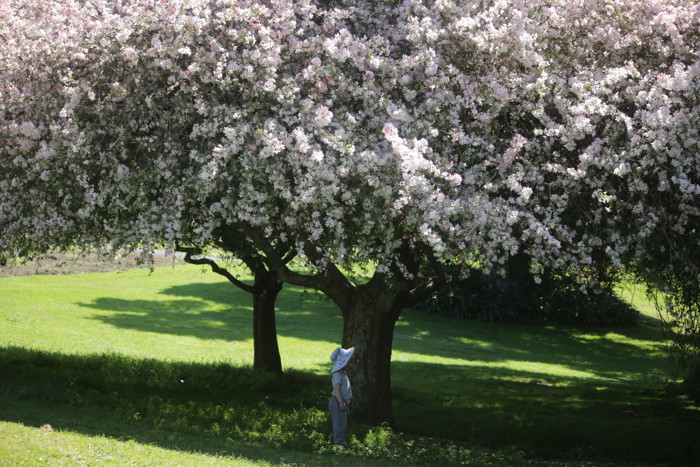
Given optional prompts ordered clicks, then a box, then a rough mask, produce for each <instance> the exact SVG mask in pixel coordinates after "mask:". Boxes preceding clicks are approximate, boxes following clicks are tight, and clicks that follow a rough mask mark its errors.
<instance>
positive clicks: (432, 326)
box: [81, 282, 669, 382]
mask: <svg viewBox="0 0 700 467" xmlns="http://www.w3.org/2000/svg"><path fill="white" fill-rule="evenodd" d="M160 295H161V296H162V297H163V298H157V299H154V300H128V299H123V298H107V297H105V298H100V299H97V300H95V301H93V302H91V303H82V304H81V305H82V306H85V307H89V308H93V309H96V310H99V311H100V313H97V314H95V315H94V317H93V319H95V320H98V321H101V322H103V323H106V324H110V325H112V326H115V327H118V328H123V329H134V330H139V331H147V332H155V333H163V334H171V335H178V336H184V335H186V336H193V337H197V338H200V339H221V340H228V341H233V340H237V341H241V340H248V339H250V338H251V337H252V311H251V310H252V306H251V296H250V295H249V294H247V293H245V292H243V291H241V290H239V289H237V288H235V287H234V286H232V285H231V284H228V283H225V282H221V283H192V284H185V285H178V286H174V287H170V288H167V289H164V290H162V291H161V292H160ZM166 297H176V298H166ZM277 310H278V311H277V313H276V319H277V331H278V335H280V336H284V337H293V338H298V339H304V340H309V341H317V342H328V343H329V344H332V343H333V342H334V340H335V339H334V337H335V336H338V335H339V333H340V330H341V329H342V317H341V314H340V311H339V310H338V308H337V307H336V305H335V304H334V303H332V302H331V301H329V300H328V299H325V298H324V297H323V296H322V295H320V294H319V293H317V292H313V291H306V290H305V289H303V288H300V287H293V286H285V288H284V289H283V290H282V293H281V294H280V295H279V297H278V301H277ZM331 336H332V337H331ZM394 350H395V351H397V352H406V353H412V354H419V355H420V356H422V357H433V358H440V359H459V360H463V361H465V364H466V366H468V367H469V366H473V363H474V362H486V363H490V364H493V363H497V362H503V363H504V364H509V362H525V363H527V365H529V366H535V365H538V364H540V365H541V366H542V367H543V368H542V370H541V371H542V373H541V377H542V378H545V379H546V378H548V377H549V375H550V373H551V372H554V373H556V372H559V371H564V372H566V371H568V372H570V373H580V376H579V377H580V378H582V379H585V378H590V379H593V380H599V381H600V380H611V381H620V382H624V381H630V380H632V381H642V380H644V379H647V380H649V377H650V375H649V374H650V372H654V375H653V377H659V378H664V377H665V376H663V375H662V376H659V374H663V373H667V372H668V366H669V363H668V357H667V354H666V344H665V341H664V339H663V336H662V335H661V333H660V332H659V330H658V329H656V328H653V323H651V324H650V323H645V324H643V325H641V326H636V327H625V328H591V329H587V330H580V329H575V328H566V327H561V326H540V325H517V324H499V323H480V322H475V321H469V320H456V319H453V318H445V317H441V316H435V315H428V314H426V313H423V312H420V311H416V310H405V311H404V313H403V314H402V316H401V319H400V320H399V323H398V325H397V329H396V331H395V334H394ZM657 370H658V371H657Z"/></svg>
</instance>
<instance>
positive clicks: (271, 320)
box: [253, 269, 282, 375]
mask: <svg viewBox="0 0 700 467" xmlns="http://www.w3.org/2000/svg"><path fill="white" fill-rule="evenodd" d="M281 290H282V282H281V281H280V280H279V279H278V278H277V275H276V274H274V273H272V272H269V271H266V270H263V269H259V270H257V271H256V272H255V285H254V291H253V346H254V357H253V366H254V367H255V368H259V369H262V370H267V371H270V372H272V373H275V374H278V375H281V374H282V361H281V359H280V351H279V345H278V343H277V325H276V323H275V301H276V300H277V295H278V294H279V292H280V291H281Z"/></svg>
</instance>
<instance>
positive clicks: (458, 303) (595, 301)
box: [416, 270, 639, 326]
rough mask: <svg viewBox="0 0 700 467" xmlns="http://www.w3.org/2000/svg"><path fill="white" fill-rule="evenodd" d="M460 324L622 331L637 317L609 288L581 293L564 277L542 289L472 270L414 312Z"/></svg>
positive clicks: (531, 284)
mask: <svg viewBox="0 0 700 467" xmlns="http://www.w3.org/2000/svg"><path fill="white" fill-rule="evenodd" d="M416 308H418V309H421V310H424V311H427V312H428V313H434V314H440V315H443V316H450V317H453V318H461V319H477V320H481V321H501V322H533V323H536V322H543V321H552V322H555V323H557V324H566V325H580V326H627V325H632V324H635V323H636V322H637V321H638V319H639V312H638V311H637V310H636V309H635V308H633V307H632V306H631V305H629V304H628V303H626V302H625V301H623V300H621V299H620V298H619V297H618V296H617V294H615V292H614V291H613V290H612V289H603V290H600V291H592V290H582V289H581V285H580V284H578V283H577V282H576V281H575V280H574V279H573V278H570V277H550V278H547V280H545V281H544V283H543V285H536V284H535V283H534V282H533V281H532V280H531V279H530V280H517V279H513V278H509V277H500V276H498V275H496V274H484V273H483V272H482V271H479V270H472V271H471V274H470V275H469V277H467V278H465V279H456V280H453V281H452V282H450V283H449V284H447V285H445V286H444V287H442V288H440V289H439V290H437V291H436V292H434V293H433V294H432V295H431V296H430V297H428V298H427V299H426V300H424V301H423V302H421V303H419V304H418V306H417V307H416Z"/></svg>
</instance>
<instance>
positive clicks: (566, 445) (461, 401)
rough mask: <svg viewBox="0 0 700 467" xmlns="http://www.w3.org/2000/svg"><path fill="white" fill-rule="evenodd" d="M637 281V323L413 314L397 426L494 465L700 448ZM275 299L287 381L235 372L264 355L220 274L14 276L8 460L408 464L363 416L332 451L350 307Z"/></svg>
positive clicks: (185, 270)
mask: <svg viewBox="0 0 700 467" xmlns="http://www.w3.org/2000/svg"><path fill="white" fill-rule="evenodd" d="M241 274H242V276H243V277H244V278H246V277H245V275H244V274H243V273H242V272H241ZM626 293H627V294H628V297H627V298H630V299H633V300H634V301H635V305H637V306H638V307H639V308H640V309H642V311H643V312H644V313H645V318H644V320H643V323H642V324H641V325H640V326H637V327H632V328H619V329H613V328H610V329H588V330H577V329H573V328H566V327H561V326H528V325H513V324H508V325H504V324H496V323H479V322H473V321H456V320H453V319H449V318H442V317H436V316H430V315H426V314H424V313H421V312H417V311H414V310H406V311H405V312H404V314H403V315H402V317H401V319H400V320H399V323H398V325H397V328H396V332H395V338H394V353H393V363H392V381H393V392H394V410H395V415H396V419H397V423H398V428H399V430H400V431H402V432H404V433H406V434H407V435H410V436H411V437H420V436H425V437H427V436H430V437H437V438H446V439H451V440H455V441H458V442H460V443H463V445H464V446H467V447H469V450H470V452H473V454H469V455H470V456H472V457H469V459H471V460H472V461H474V459H477V457H473V456H477V453H482V452H487V453H495V454H494V455H486V454H483V455H482V454H479V455H481V457H478V459H480V462H483V463H484V464H489V463H492V462H493V463H499V462H502V463H504V464H509V463H512V462H513V459H520V458H521V456H524V457H525V459H541V458H556V459H557V460H559V461H561V460H569V461H571V462H575V461H578V460H580V461H584V460H616V461H621V460H625V461H630V462H637V461H648V462H685V463H688V462H692V461H694V460H697V459H700V447H698V443H697V442H696V440H697V434H698V433H700V410H699V409H698V407H697V406H694V405H692V404H690V403H689V402H688V401H687V400H686V399H685V398H684V397H683V395H682V394H679V393H675V392H674V389H673V388H674V386H673V385H669V384H668V383H669V382H670V381H671V374H672V373H671V371H672V368H671V367H670V365H669V363H668V360H667V357H666V349H665V343H664V340H663V338H662V335H661V333H660V330H659V329H658V327H657V323H655V318H654V315H653V308H652V307H650V306H649V305H648V304H646V303H645V302H644V300H643V297H642V296H641V294H639V293H637V294H635V295H634V296H630V295H629V292H626ZM278 307H279V312H278V314H277V327H278V334H279V343H280V351H281V354H282V362H283V366H284V368H285V370H287V372H288V373H289V377H288V378H287V379H286V380H285V382H284V384H283V386H284V388H283V389H280V387H279V386H280V384H279V383H276V382H274V381H268V380H267V379H266V377H264V376H263V377H261V376H260V375H253V376H249V375H248V376H246V374H245V373H236V372H234V370H235V369H236V368H241V367H246V366H249V365H250V364H251V363H252V360H253V354H252V352H253V343H252V339H251V335H252V331H251V327H252V319H251V303H250V297H249V296H248V295H246V294H245V293H243V292H241V291H239V290H238V289H236V288H234V287H233V286H232V285H230V284H229V283H227V282H225V281H223V280H222V279H221V278H220V277H219V276H216V275H214V274H212V273H209V272H206V273H205V272H203V271H202V270H201V269H199V268H196V267H192V266H176V267H174V268H159V269H156V270H155V272H154V273H153V274H149V273H148V271H145V270H130V271H125V272H112V273H93V274H76V275H65V276H28V277H3V278H0V326H1V329H2V332H1V333H0V397H1V399H0V423H2V425H0V459H2V458H5V457H6V456H8V455H9V454H8V452H9V451H13V449H14V447H13V446H15V445H17V444H18V443H20V444H24V445H26V446H25V447H24V448H22V449H25V451H24V452H27V453H29V454H27V455H29V456H39V455H40V451H41V449H46V451H47V453H46V456H45V457H46V458H50V456H59V457H60V456H64V457H60V458H66V459H68V457H65V456H66V455H67V454H65V452H64V451H60V450H57V448H51V446H53V444H51V443H43V442H41V440H42V439H44V438H42V437H48V438H47V439H54V438H51V437H55V439H57V440H59V439H60V441H55V443H57V444H61V445H64V446H71V447H69V448H66V449H68V450H70V451H71V452H74V453H78V455H81V456H82V455H84V456H86V458H87V459H91V460H90V461H88V463H90V464H95V463H98V464H99V463H102V462H101V461H100V459H101V458H102V457H100V456H107V455H108V454H104V451H103V450H101V449H104V450H107V451H109V450H116V451H119V450H121V449H123V446H122V445H121V444H111V445H110V446H109V447H105V448H100V446H106V445H107V444H109V443H111V442H114V443H126V445H128V446H132V449H134V456H136V455H137V453H136V451H140V450H143V451H144V452H147V454H144V456H148V457H150V458H154V456H155V458H156V459H158V458H161V456H171V455H172V456H175V457H173V458H172V459H173V460H171V459H170V458H169V457H162V458H163V459H166V458H167V459H168V460H164V461H163V462H162V463H163V464H172V465H176V464H177V465H200V464H201V465H206V464H207V463H214V464H216V465H240V464H237V462H239V463H240V462H243V463H244V464H243V465H245V462H248V460H246V459H252V461H251V462H253V461H255V462H262V463H263V464H261V465H265V464H264V462H270V463H272V464H274V465H279V464H284V463H296V464H308V465H328V464H329V463H333V464H336V463H337V462H344V463H347V464H342V465H353V463H356V464H357V465H369V464H368V462H370V459H368V458H366V457H359V456H361V455H362V456H370V457H372V456H374V457H381V456H382V455H383V456H384V460H377V461H376V462H384V465H386V462H390V461H389V460H387V459H392V456H393V459H394V460H395V461H397V462H398V461H400V460H403V461H405V456H404V458H403V459H398V458H397V457H396V456H395V455H393V454H392V453H391V452H389V453H387V452H386V451H387V450H386V449H385V448H386V446H383V445H381V442H378V441H377V439H374V438H372V437H371V436H370V435H371V433H370V435H367V434H366V431H363V430H362V429H358V430H356V433H355V439H356V448H355V451H352V452H351V453H345V454H343V455H337V453H327V452H324V451H323V448H322V447H320V446H324V445H325V440H326V437H327V435H328V434H330V426H329V424H328V422H327V420H326V418H325V407H324V405H325V403H326V399H327V392H328V388H327V387H326V386H327V385H328V381H327V379H328V378H327V373H328V371H329V369H330V362H329V361H328V355H329V354H330V352H331V350H332V349H333V348H334V347H335V346H337V345H338V343H339V342H340V337H341V332H342V320H341V317H340V313H339V311H338V310H337V308H336V307H335V306H334V305H333V304H332V303H331V302H329V301H328V300H325V299H324V298H323V297H321V296H320V295H318V294H317V293H315V292H309V291H304V290H302V289H299V288H296V287H290V286H285V289H284V290H283V292H282V294H281V295H280V298H279V301H278ZM22 349H24V350H22ZM3 357H4V358H3ZM90 368H92V369H90ZM81 371H85V374H83V373H81ZM241 371H243V369H242V370H241ZM222 372H223V373H226V376H225V377H224V376H221V375H220V374H221V373H222ZM42 375H43V376H42ZM67 375H76V376H74V377H71V376H67ZM153 375H163V376H161V377H156V376H153ZM183 375H184V376H183ZM44 378H45V379H44ZM217 378H220V379H217ZM217 381H219V383H216V382H217ZM261 381H262V383H261ZM251 385H252V386H256V385H257V386H256V387H253V388H252V389H251ZM139 394H144V396H143V397H140V396H139ZM244 408H245V410H244ZM241 411H243V412H244V413H241ZM295 417H296V418H295ZM252 420H258V421H257V422H255V423H254V422H253V421H252ZM263 420H267V422H264V421H263ZM265 423H267V425H265ZM44 424H50V425H51V426H52V427H53V428H54V430H53V431H50V432H45V431H41V430H40V428H39V427H41V426H43V425H44ZM295 426H298V427H299V428H298V430H297V429H295V428H294V427H295ZM294 431H298V433H297V434H296V435H294V434H293V433H292V432H294ZM295 436H296V437H295ZM63 437H65V439H63ZM375 438H376V436H375ZM384 442H386V441H384ZM129 443H131V444H129ZM373 443H374V444H373ZM415 444H416V446H424V445H426V444H428V443H427V442H426V441H422V440H418V441H417V442H416V443H415ZM8 446H9V447H8ZM37 446H39V447H37ZM40 446H45V447H44V448H41V447H40ZM90 446H94V447H95V448H94V449H93V448H91V447H90ZM414 448H415V446H414ZM3 449H4V450H3ZM412 449H413V448H412ZM37 450H39V454H37ZM163 450H167V451H168V453H167V454H166V453H164V452H163ZM285 450H286V451H285ZM20 451H21V450H20ZM13 452H14V451H13ZM66 452H67V451H66ZM279 452H287V453H288V454H286V456H287V457H285V455H283V454H275V453H279ZM423 454H425V453H423ZM199 455H201V456H204V457H202V458H201V459H199V458H196V457H194V458H189V457H187V456H199ZM427 455H428V454H426V456H427ZM47 456H48V457H47ZM91 456H92V457H91ZM178 456H185V457H182V458H180V457H178ZM207 456H210V457H207ZM211 456H213V457H211ZM331 459H332V462H331ZM423 459H429V457H424V458H423ZM462 459H464V458H462ZM13 462H18V463H20V464H22V463H27V462H25V461H22V460H21V459H20V460H15V461H13ZM75 462H77V461H75ZM68 464H70V462H68ZM137 464H141V463H139V462H137ZM250 465H258V464H250Z"/></svg>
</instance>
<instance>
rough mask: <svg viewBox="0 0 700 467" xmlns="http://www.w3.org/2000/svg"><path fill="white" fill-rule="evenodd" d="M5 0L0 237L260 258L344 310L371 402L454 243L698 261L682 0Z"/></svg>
mask: <svg viewBox="0 0 700 467" xmlns="http://www.w3.org/2000/svg"><path fill="white" fill-rule="evenodd" d="M0 5H2V7H0V8H1V9H2V10H1V11H0V13H2V18H3V20H2V23H0V37H1V38H2V40H3V42H4V43H5V44H4V45H5V46H4V47H2V52H0V60H1V61H2V63H0V66H1V68H0V70H2V71H0V73H2V74H1V75H0V76H1V80H0V92H1V93H2V100H1V101H0V102H2V104H1V105H2V121H1V122H0V136H1V137H2V138H3V141H4V143H3V146H2V149H1V151H2V153H1V155H2V157H1V159H0V228H1V229H2V230H1V231H0V250H4V251H9V252H12V251H18V250H30V251H34V250H46V249H50V248H53V247H57V246H69V245H74V244H90V245H92V244H106V243H109V244H112V245H114V246H115V247H135V246H137V245H140V246H141V247H143V245H146V246H147V248H146V251H148V248H151V247H152V246H153V245H155V244H158V243H166V244H174V245H177V246H181V245H187V246H186V247H181V248H182V249H185V250H186V251H189V252H191V253H195V252H198V251H199V250H198V248H203V247H207V246H212V245H213V246H218V247H220V248H223V249H225V250H226V251H229V252H230V253H231V254H234V255H246V256H248V257H250V258H255V260H256V261H259V264H260V265H261V266H262V267H264V268H265V270H266V271H269V272H270V273H272V274H274V275H275V277H276V278H277V279H279V280H282V281H284V282H288V283H292V284H296V285H300V286H304V287H310V288H314V289H317V290H320V291H323V292H324V293H325V294H327V295H328V296H329V297H330V298H331V299H332V300H333V301H334V302H335V303H336V304H337V305H338V307H339V308H340V310H341V312H342V315H343V319H344V326H343V342H342V344H343V345H344V346H355V347H356V349H357V352H356V357H355V363H354V368H353V369H352V375H351V377H352V382H353V386H354V388H355V391H354V394H356V396H357V397H356V398H355V401H354V404H353V405H354V406H355V407H354V409H353V415H354V417H356V418H355V420H356V421H363V422H369V423H377V422H382V421H389V422H391V421H392V420H393V416H392V411H391V382H390V362H391V349H392V336H393V329H394V326H395V324H396V322H397V320H398V319H399V316H400V312H401V310H402V308H404V307H408V306H411V305H412V304H414V303H416V302H417V301H419V300H421V299H422V298H424V297H425V296H426V294H427V293H429V292H430V291H432V290H433V289H434V288H435V287H437V286H438V285H439V284H440V283H442V282H444V281H445V280H446V279H445V277H446V276H445V275H444V273H443V271H442V269H443V266H444V265H446V264H451V265H455V264H456V265H464V266H465V270H466V269H467V265H473V264H478V265H479V266H480V267H482V268H484V269H496V270H500V269H503V268H504V267H505V265H506V264H507V263H508V262H509V261H511V260H512V258H515V257H517V258H519V261H520V260H521V259H522V258H526V260H527V262H526V264H529V268H530V272H531V273H532V274H533V276H534V278H535V280H538V278H539V277H540V276H541V275H542V274H544V273H545V272H548V271H561V272H568V273H571V272H575V273H576V274H577V275H578V277H579V279H580V281H581V284H582V286H595V284H596V282H597V281H601V280H603V279H607V278H610V277H611V276H614V275H615V274H616V273H617V272H619V271H621V270H622V269H623V267H625V266H628V267H630V268H632V269H633V270H634V271H636V272H638V274H639V277H640V278H643V279H644V280H646V281H647V282H648V283H649V284H652V283H653V284H655V285H658V284H666V285H668V284H679V283H691V282H692V281H693V280H694V281H696V282H697V279H698V264H697V262H696V260H694V259H689V258H697V257H699V256H698V239H697V235H696V233H697V228H698V218H699V214H700V210H699V209H700V208H699V207H698V202H697V199H698V198H697V195H698V194H699V193H700V185H699V183H700V177H699V174H698V171H699V170H700V169H699V166H700V164H698V162H699V161H698V159H699V155H698V154H699V152H698V150H699V145H700V142H699V141H700V135H698V131H699V130H698V129H699V128H700V110H699V109H700V106H699V105H698V96H699V95H700V92H699V91H700V59H699V56H698V44H699V43H700V34H699V29H700V23H699V22H700V7H698V5H697V4H695V3H693V2H687V1H685V0H639V1H636V2H627V1H622V0H608V1H604V2H601V1H593V0H566V1H564V0H535V1H515V2H506V1H505V0H479V1H451V0H434V1H432V0H403V1H388V2H369V1H353V0H340V1H336V2H322V1H313V0H297V1H283V0H267V1H252V0H249V1H244V0H238V1H235V0H189V1H184V0H172V1H146V0H144V1H142V2H127V1H116V2H115V1H106V0H92V1H90V2H82V1H73V2H71V1H61V2H58V1H46V2H42V3H41V4H39V5H30V4H25V3H24V2H20V1H14V0H5V1H3V2H2V3H0ZM292 255H294V256H296V257H297V258H298V259H301V260H303V261H305V262H306V263H307V264H306V266H307V268H304V269H303V270H299V269H295V268H293V267H291V264H292V263H289V261H288V260H289V258H290V257H291V256H292ZM357 264H362V265H365V266H367V265H369V266H370V267H371V269H372V271H371V274H370V275H369V277H368V278H367V279H366V280H364V281H357V280H353V279H351V276H350V275H349V274H347V273H346V272H345V271H347V270H348V269H347V268H348V267H350V266H353V265H357ZM668 290H669V291H671V292H673V291H674V290H676V289H674V288H673V287H671V286H670V285H669V288H668ZM679 297H680V296H679ZM683 297H684V298H682V302H683V303H685V304H691V305H692V303H697V296H692V294H690V295H687V296H683ZM693 300H695V302H693ZM695 306H697V305H695ZM355 402H356V403H355Z"/></svg>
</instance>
